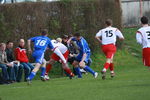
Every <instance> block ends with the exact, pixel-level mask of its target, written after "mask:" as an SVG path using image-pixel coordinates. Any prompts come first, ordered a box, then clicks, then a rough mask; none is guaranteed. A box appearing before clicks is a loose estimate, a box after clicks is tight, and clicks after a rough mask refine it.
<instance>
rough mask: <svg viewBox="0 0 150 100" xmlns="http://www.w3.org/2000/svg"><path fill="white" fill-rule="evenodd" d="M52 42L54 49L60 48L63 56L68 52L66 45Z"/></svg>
mask: <svg viewBox="0 0 150 100" xmlns="http://www.w3.org/2000/svg"><path fill="white" fill-rule="evenodd" d="M51 42H52V45H53V46H54V48H58V49H59V50H60V52H61V53H62V54H64V53H65V52H66V51H67V50H68V48H67V47H66V46H65V45H64V44H62V43H60V42H57V41H56V40H51Z"/></svg>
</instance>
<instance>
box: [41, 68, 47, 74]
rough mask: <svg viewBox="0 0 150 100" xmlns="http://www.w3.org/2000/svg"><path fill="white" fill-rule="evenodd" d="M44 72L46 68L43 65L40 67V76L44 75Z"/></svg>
mask: <svg viewBox="0 0 150 100" xmlns="http://www.w3.org/2000/svg"><path fill="white" fill-rule="evenodd" d="M45 72H46V68H45V67H41V76H44V75H45Z"/></svg>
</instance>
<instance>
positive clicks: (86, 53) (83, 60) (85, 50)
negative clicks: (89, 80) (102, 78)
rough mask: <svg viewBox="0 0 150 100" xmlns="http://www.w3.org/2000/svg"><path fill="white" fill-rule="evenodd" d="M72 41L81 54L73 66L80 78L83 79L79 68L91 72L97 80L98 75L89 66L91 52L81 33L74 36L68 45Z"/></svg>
mask: <svg viewBox="0 0 150 100" xmlns="http://www.w3.org/2000/svg"><path fill="white" fill-rule="evenodd" d="M70 41H75V42H76V44H77V45H78V49H79V52H80V53H79V54H78V56H77V57H76V59H75V61H74V62H73V66H74V67H75V71H76V74H77V75H78V78H82V74H81V72H80V68H79V67H81V68H83V69H84V70H86V71H87V72H90V73H91V74H92V75H93V76H94V77H95V78H97V76H98V73H97V72H95V71H93V70H92V69H91V68H90V67H89V66H87V63H88V60H89V59H90V55H91V50H90V48H89V46H88V43H87V42H86V40H85V39H84V38H83V37H82V36H81V35H80V33H76V34H74V37H71V38H70V39H69V40H68V43H70Z"/></svg>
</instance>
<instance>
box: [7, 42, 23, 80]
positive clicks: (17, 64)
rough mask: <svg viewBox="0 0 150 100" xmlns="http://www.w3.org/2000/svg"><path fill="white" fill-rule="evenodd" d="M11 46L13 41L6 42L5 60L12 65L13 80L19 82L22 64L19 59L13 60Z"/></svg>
mask: <svg viewBox="0 0 150 100" xmlns="http://www.w3.org/2000/svg"><path fill="white" fill-rule="evenodd" d="M12 48H13V42H11V41H8V42H7V43H6V50H5V51H6V54H7V61H8V62H10V63H12V64H13V65H14V71H15V72H14V75H13V80H15V81H17V82H20V81H21V76H22V71H23V65H21V64H20V62H19V61H15V59H14V56H13V50H12Z"/></svg>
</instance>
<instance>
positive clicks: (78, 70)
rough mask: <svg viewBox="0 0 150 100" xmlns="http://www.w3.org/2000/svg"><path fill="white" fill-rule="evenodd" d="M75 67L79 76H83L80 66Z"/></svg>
mask: <svg viewBox="0 0 150 100" xmlns="http://www.w3.org/2000/svg"><path fill="white" fill-rule="evenodd" d="M74 69H75V71H76V74H77V75H78V78H82V74H81V72H80V68H79V67H75V68H74Z"/></svg>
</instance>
